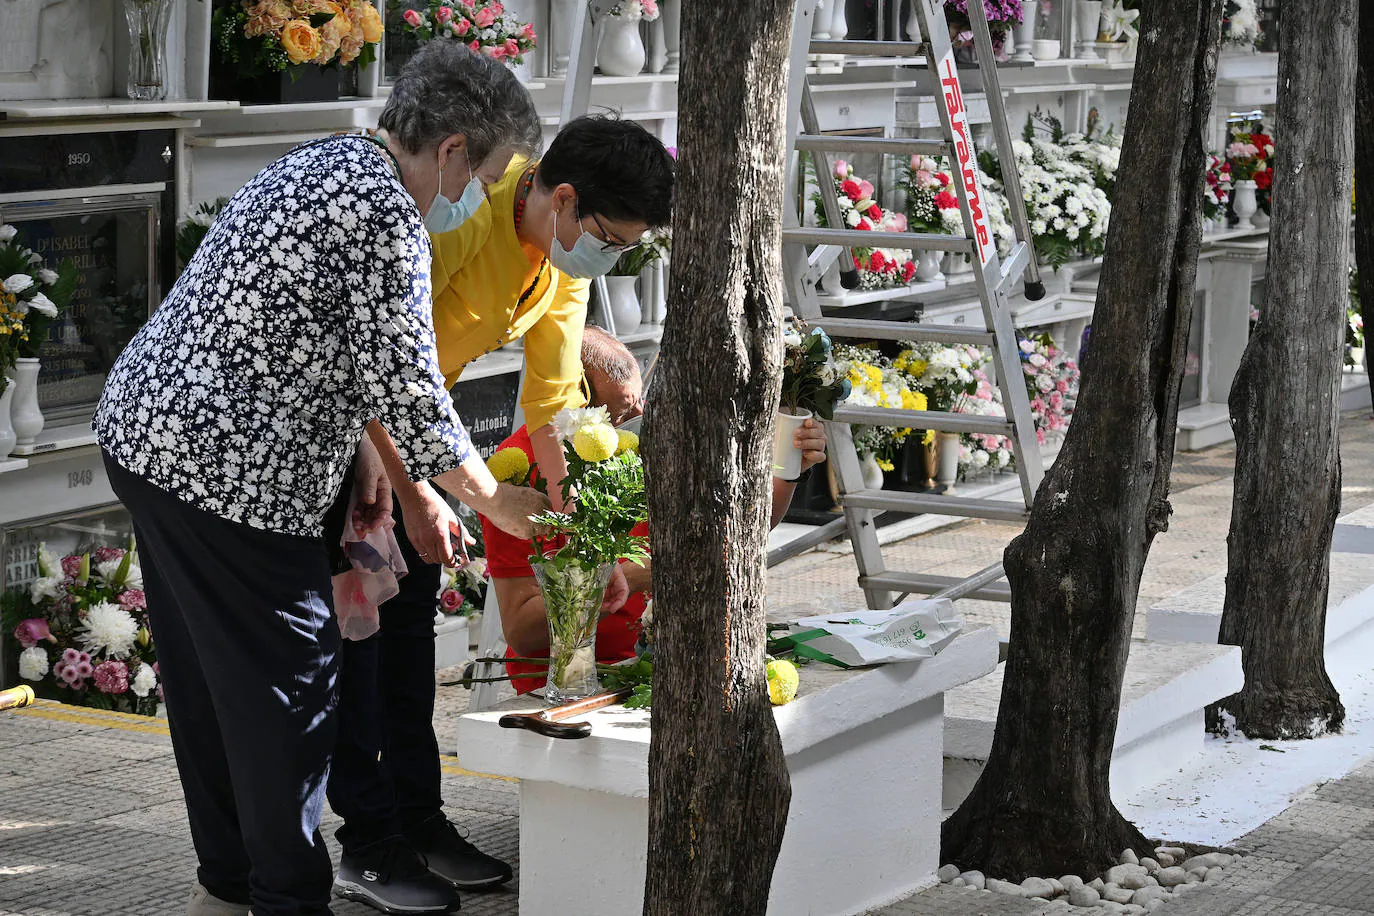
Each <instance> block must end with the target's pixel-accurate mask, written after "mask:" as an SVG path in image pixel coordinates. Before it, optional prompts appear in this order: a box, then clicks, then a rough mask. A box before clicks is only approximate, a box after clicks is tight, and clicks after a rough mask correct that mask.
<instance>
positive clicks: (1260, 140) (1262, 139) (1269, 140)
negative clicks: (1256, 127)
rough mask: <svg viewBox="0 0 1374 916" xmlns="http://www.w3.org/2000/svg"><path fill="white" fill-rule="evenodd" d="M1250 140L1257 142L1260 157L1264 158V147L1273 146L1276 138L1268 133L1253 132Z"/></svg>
mask: <svg viewBox="0 0 1374 916" xmlns="http://www.w3.org/2000/svg"><path fill="white" fill-rule="evenodd" d="M1250 142H1251V143H1253V144H1255V148H1256V149H1257V150H1259V154H1260V158H1261V159H1263V158H1264V156H1265V155H1266V154H1265V152H1264V148H1265V147H1266V146H1273V145H1274V138H1273V137H1271V136H1269V135H1268V134H1251V135H1250Z"/></svg>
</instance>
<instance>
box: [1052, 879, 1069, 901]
mask: <svg viewBox="0 0 1374 916" xmlns="http://www.w3.org/2000/svg"><path fill="white" fill-rule="evenodd" d="M1049 882H1050V886H1051V887H1053V888H1054V895H1055V896H1056V897H1058V896H1059V895H1061V894H1063V893H1065V892H1066V891H1067V890H1068V888H1066V887H1064V882H1062V881H1060V880H1059V879H1058V878H1050V879H1049Z"/></svg>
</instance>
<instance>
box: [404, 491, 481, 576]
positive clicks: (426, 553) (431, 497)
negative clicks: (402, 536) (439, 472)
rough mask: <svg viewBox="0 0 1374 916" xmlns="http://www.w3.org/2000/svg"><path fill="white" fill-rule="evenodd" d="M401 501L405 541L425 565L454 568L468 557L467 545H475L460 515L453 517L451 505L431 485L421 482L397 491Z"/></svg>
mask: <svg viewBox="0 0 1374 916" xmlns="http://www.w3.org/2000/svg"><path fill="white" fill-rule="evenodd" d="M397 495H398V496H399V497H400V500H401V515H402V517H403V518H404V520H405V533H406V538H408V539H409V540H410V544H411V546H412V547H414V548H415V552H416V553H418V554H419V555H420V559H421V560H423V561H424V562H426V563H442V564H443V565H445V566H455V565H457V563H456V558H457V557H462V558H466V557H467V547H466V545H467V544H471V543H475V541H473V540H472V539H471V538H469V537H468V536H467V532H466V531H464V530H463V525H462V523H461V522H459V521H458V516H457V515H454V514H453V510H452V509H451V508H449V505H448V503H447V502H446V501H445V500H444V498H443V497H442V496H440V495H439V493H438V492H437V491H435V489H434V488H433V487H431V486H430V485H429V484H428V483H425V482H424V481H421V482H420V483H417V484H413V485H412V486H409V487H406V488H405V489H404V490H398V491H397ZM455 535H456V536H457V538H458V542H459V544H462V545H464V546H461V547H459V549H458V552H457V553H456V554H455V552H454V550H453V537H454V536H455Z"/></svg>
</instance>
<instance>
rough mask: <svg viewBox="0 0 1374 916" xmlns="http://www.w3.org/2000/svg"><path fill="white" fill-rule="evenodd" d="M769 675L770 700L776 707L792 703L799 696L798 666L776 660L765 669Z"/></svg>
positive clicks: (783, 660) (782, 660)
mask: <svg viewBox="0 0 1374 916" xmlns="http://www.w3.org/2000/svg"><path fill="white" fill-rule="evenodd" d="M764 671H765V673H766V674H767V675H768V699H769V700H771V701H772V703H773V705H774V706H783V705H785V704H787V703H791V702H792V699H793V698H794V697H795V696H796V695H797V684H798V682H799V681H800V680H801V678H800V677H799V676H798V675H797V666H796V665H794V664H792V663H791V662H789V661H786V660H785V659H775V660H773V661H771V662H769V663H768V667H766V668H765V669H764Z"/></svg>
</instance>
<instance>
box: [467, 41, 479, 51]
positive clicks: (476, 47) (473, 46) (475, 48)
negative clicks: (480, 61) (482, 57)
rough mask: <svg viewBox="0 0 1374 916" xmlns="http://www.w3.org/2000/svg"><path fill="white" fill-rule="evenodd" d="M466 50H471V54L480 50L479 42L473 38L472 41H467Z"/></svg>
mask: <svg viewBox="0 0 1374 916" xmlns="http://www.w3.org/2000/svg"><path fill="white" fill-rule="evenodd" d="M468 50H469V51H471V52H472V53H473V54H477V53H479V52H480V51H481V50H482V44H481V42H479V41H477V40H475V39H474V40H473V41H470V42H468Z"/></svg>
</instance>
